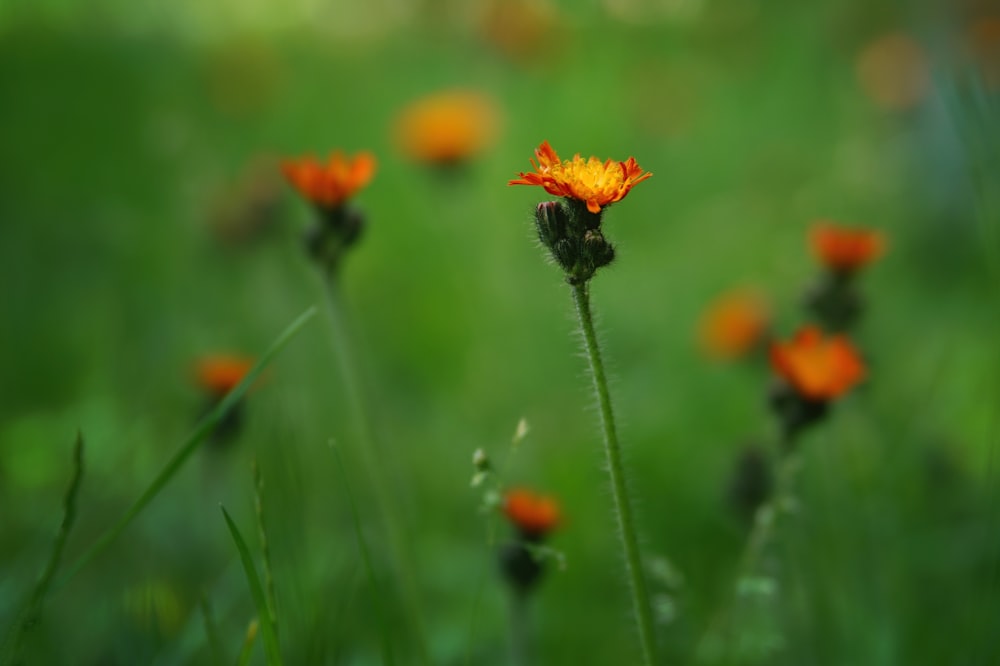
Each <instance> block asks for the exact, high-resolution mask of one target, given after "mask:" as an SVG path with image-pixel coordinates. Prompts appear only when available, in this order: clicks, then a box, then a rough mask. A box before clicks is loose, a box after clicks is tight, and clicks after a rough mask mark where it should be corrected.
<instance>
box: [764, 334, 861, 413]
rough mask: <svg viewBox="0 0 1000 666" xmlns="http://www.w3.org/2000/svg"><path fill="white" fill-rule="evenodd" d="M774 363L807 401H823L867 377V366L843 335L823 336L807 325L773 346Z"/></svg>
mask: <svg viewBox="0 0 1000 666" xmlns="http://www.w3.org/2000/svg"><path fill="white" fill-rule="evenodd" d="M771 366H772V367H773V368H774V370H775V372H777V373H778V375H779V376H781V377H782V378H783V379H785V380H786V381H787V382H788V383H789V384H791V385H792V386H793V387H794V388H795V390H796V391H798V393H799V394H800V395H801V396H802V397H803V398H806V399H807V400H812V401H815V402H824V401H827V400H832V399H834V398H837V397H839V396H841V395H843V394H844V393H846V392H847V391H848V390H849V389H850V388H851V387H852V386H854V385H855V384H857V383H858V382H860V381H861V380H862V379H864V376H865V366H864V363H863V362H862V360H861V357H860V356H859V354H858V352H857V350H855V348H854V345H852V344H851V342H850V340H848V339H847V337H846V336H843V335H835V336H831V337H827V338H824V337H823V334H822V332H821V331H820V330H819V329H818V328H816V327H815V326H806V327H804V328H802V329H800V330H799V332H798V333H796V335H795V337H794V338H792V340H791V341H790V342H784V343H783V342H775V343H773V344H772V345H771Z"/></svg>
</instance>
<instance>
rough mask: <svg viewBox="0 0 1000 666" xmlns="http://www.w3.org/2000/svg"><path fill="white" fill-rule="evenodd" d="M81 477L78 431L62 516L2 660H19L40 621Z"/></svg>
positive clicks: (80, 435)
mask: <svg viewBox="0 0 1000 666" xmlns="http://www.w3.org/2000/svg"><path fill="white" fill-rule="evenodd" d="M82 479H83V433H81V432H77V434H76V444H75V445H74V446H73V476H72V478H71V479H70V482H69V487H68V488H67V490H66V497H65V499H64V501H63V518H62V522H61V523H60V525H59V531H58V532H57V533H56V538H55V540H54V541H53V542H52V550H51V552H50V554H49V561H48V564H46V565H45V569H44V571H42V573H41V575H40V576H39V578H38V582H37V583H36V584H35V589H34V591H33V592H32V594H31V598H30V599H29V600H28V604H27V606H26V607H25V609H24V611H23V612H22V613H21V617H20V618H18V620H17V623H16V624H15V626H14V630H13V638H12V639H11V641H10V646H11V650H10V653H9V654H8V655H7V657H8V659H7V660H5V662H4V663H7V661H9V662H11V663H19V662H20V659H21V648H22V644H23V642H24V638H25V636H26V635H27V634H28V632H29V631H30V630H31V628H32V627H34V626H35V625H36V623H37V622H39V620H40V617H41V614H42V607H43V606H44V605H45V596H46V595H47V594H48V592H49V588H50V587H51V586H52V579H53V578H55V575H56V571H57V570H58V569H59V563H60V562H61V561H62V554H63V548H64V547H65V546H66V539H67V537H69V532H70V530H71V529H72V528H73V523H74V522H75V521H76V498H77V495H78V493H79V491H80V482H81V480H82Z"/></svg>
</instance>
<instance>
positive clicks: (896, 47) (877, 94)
mask: <svg viewBox="0 0 1000 666" xmlns="http://www.w3.org/2000/svg"><path fill="white" fill-rule="evenodd" d="M856 69H857V76H858V80H859V82H860V83H861V87H862V89H863V90H864V91H865V93H866V94H867V95H868V97H869V98H871V100H872V101H873V102H874V103H875V105H876V106H878V107H879V108H881V109H884V110H886V111H905V110H906V109H909V108H912V107H914V106H916V105H917V104H919V103H920V102H921V101H923V100H924V98H925V97H927V93H928V92H929V91H930V86H931V75H930V67H929V65H928V64H927V56H926V55H925V53H924V49H923V48H922V47H921V46H920V44H918V43H917V42H916V41H914V39H913V38H912V37H910V36H909V35H906V34H903V33H891V34H888V35H884V36H882V37H879V38H878V39H876V40H875V41H873V42H871V43H870V44H868V45H867V46H866V47H865V48H864V49H863V50H862V51H861V53H860V54H858V59H857V65H856Z"/></svg>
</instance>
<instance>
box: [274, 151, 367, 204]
mask: <svg viewBox="0 0 1000 666" xmlns="http://www.w3.org/2000/svg"><path fill="white" fill-rule="evenodd" d="M281 170H282V171H283V172H284V174H285V178H286V179H287V180H288V182H289V183H290V184H291V185H292V187H294V188H295V189H296V190H297V191H298V192H299V194H301V195H302V196H303V197H304V198H305V199H307V200H308V201H310V202H312V203H313V204H315V205H316V206H319V207H320V208H325V209H333V208H338V207H340V206H341V205H343V204H344V202H346V201H347V200H348V199H350V198H351V197H352V196H353V195H354V194H355V193H356V192H358V191H359V190H361V189H362V188H364V187H365V186H366V185H367V184H368V183H370V182H371V180H372V177H374V175H375V156H374V155H372V154H371V153H368V152H361V153H358V154H357V155H355V156H354V159H350V158H348V157H347V156H346V155H344V154H343V153H342V152H341V151H339V150H337V151H334V152H333V153H331V155H330V158H329V159H328V160H327V162H326V164H325V165H324V164H322V163H321V162H320V161H319V160H317V159H316V158H315V157H312V156H308V157H303V158H300V159H297V160H286V161H284V162H283V163H282V165H281Z"/></svg>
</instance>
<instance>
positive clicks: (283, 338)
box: [56, 307, 316, 588]
mask: <svg viewBox="0 0 1000 666" xmlns="http://www.w3.org/2000/svg"><path fill="white" fill-rule="evenodd" d="M315 314H316V308H315V307H311V308H309V309H308V310H306V311H305V312H304V313H302V314H301V315H299V316H298V318H297V319H295V321H293V322H292V323H291V324H289V325H288V328H286V329H285V330H284V331H283V332H282V333H281V335H279V336H278V339H277V340H275V341H274V342H273V343H272V344H271V346H270V347H268V349H267V351H265V352H264V354H263V355H262V356H261V357H260V359H259V360H258V361H257V364H256V365H254V367H253V368H251V369H250V372H248V373H247V374H246V377H244V378H243V381H241V382H240V383H239V384H237V385H236V388H234V389H233V390H232V391H230V392H229V394H228V395H226V397H225V398H223V399H222V401H221V402H220V403H219V404H218V405H217V406H216V407H215V409H213V410H212V411H211V412H210V413H209V414H208V415H207V416H206V417H205V418H203V419H202V420H201V421H200V422H199V423H198V426H197V427H196V428H195V429H194V432H193V433H191V435H190V436H189V437H188V438H187V440H186V441H185V442H184V443H183V444H181V447H180V448H179V449H178V450H177V452H176V453H174V456H173V457H172V458H171V459H170V460H169V462H167V464H166V466H165V467H164V468H163V470H162V471H161V472H160V473H159V474H158V475H157V476H156V478H154V479H153V481H152V482H151V483H150V484H149V486H147V487H146V490H144V491H143V493H142V495H140V496H139V499H137V500H136V501H135V503H134V504H132V506H130V507H129V509H128V510H127V511H126V512H125V515H123V516H122V517H121V518H119V519H118V522H116V523H115V524H114V525H112V526H111V527H109V528H108V529H107V530H106V531H105V532H104V533H103V534H102V535H101V536H100V537H99V538H98V539H97V541H95V542H94V544H93V545H92V546H91V547H90V548H89V549H88V550H87V551H86V552H85V553H84V554H83V555H81V556H80V557H79V558H78V559H77V560H76V562H74V563H73V566H71V567H70V568H69V570H68V571H67V572H66V573H65V574H63V576H62V577H61V578H60V579H59V580H58V581H56V587H57V588H58V587H61V586H62V585H65V584H66V583H68V582H69V581H70V579H72V578H73V576H75V575H76V574H78V573H79V572H80V570H81V569H83V568H84V567H86V566H87V565H88V564H90V563H91V562H92V561H93V560H94V559H96V558H97V556H98V555H100V554H101V553H103V552H104V551H105V550H107V548H108V547H109V546H110V545H111V544H112V543H114V542H115V540H116V539H118V537H119V536H121V533H122V532H124V531H125V528H126V527H128V526H129V524H130V523H131V522H132V521H133V520H135V517H136V516H138V515H139V514H140V513H142V510H143V509H145V508H146V505H148V504H149V503H150V502H152V501H153V498H154V497H156V496H157V495H158V494H159V492H160V491H161V490H163V487H164V486H166V485H167V483H169V482H170V480H171V479H173V478H174V476H175V475H176V474H177V472H178V471H179V470H180V468H181V467H182V466H183V465H184V463H185V461H187V459H188V458H189V457H191V454H192V453H194V451H195V449H197V448H198V445H199V444H201V443H202V442H203V441H204V440H205V438H207V437H208V436H209V435H210V434H211V433H212V431H214V430H215V428H216V426H218V425H219V423H220V422H221V421H222V419H224V418H225V417H226V415H227V414H228V413H229V412H230V411H231V410H232V409H233V408H234V407H235V406H236V405H237V404H238V403H239V401H240V400H241V399H242V398H243V396H244V395H245V394H246V392H247V390H249V388H250V386H251V384H253V382H254V381H255V380H256V379H257V377H258V376H260V373H261V372H263V371H264V368H265V367H266V366H267V364H268V363H270V362H271V359H272V358H274V356H275V355H276V354H277V353H278V352H279V351H281V350H282V349H283V348H284V347H285V345H287V344H288V342H289V341H290V340H291V339H292V338H293V337H295V334H296V333H298V332H299V331H300V330H301V329H302V327H303V326H305V325H306V323H308V322H309V320H310V319H312V318H313V316H314V315H315Z"/></svg>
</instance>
